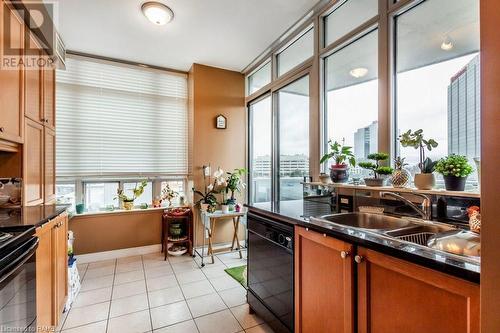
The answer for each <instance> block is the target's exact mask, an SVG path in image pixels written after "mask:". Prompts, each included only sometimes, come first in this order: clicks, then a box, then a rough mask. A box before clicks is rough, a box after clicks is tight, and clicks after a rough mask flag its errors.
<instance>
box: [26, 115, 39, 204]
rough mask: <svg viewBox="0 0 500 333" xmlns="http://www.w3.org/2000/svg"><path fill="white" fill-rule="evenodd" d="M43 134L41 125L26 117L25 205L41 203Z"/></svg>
mask: <svg viewBox="0 0 500 333" xmlns="http://www.w3.org/2000/svg"><path fill="white" fill-rule="evenodd" d="M43 136H44V134H43V125H41V124H39V123H37V122H34V121H33V120H31V119H28V118H26V119H25V142H24V163H23V164H24V203H25V205H26V206H33V205H38V204H41V203H43V195H44V193H43V173H44V167H43V155H44V154H43V150H44V146H43Z"/></svg>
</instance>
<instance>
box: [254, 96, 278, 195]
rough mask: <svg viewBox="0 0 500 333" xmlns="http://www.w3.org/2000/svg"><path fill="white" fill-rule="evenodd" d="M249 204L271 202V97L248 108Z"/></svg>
mask: <svg viewBox="0 0 500 333" xmlns="http://www.w3.org/2000/svg"><path fill="white" fill-rule="evenodd" d="M249 117H250V118H249V133H250V138H249V143H250V188H249V193H250V203H252V204H255V203H271V200H272V180H271V179H272V178H271V172H272V158H271V156H272V107H271V96H268V97H265V98H264V99H261V100H259V101H257V102H255V103H252V104H250V106H249Z"/></svg>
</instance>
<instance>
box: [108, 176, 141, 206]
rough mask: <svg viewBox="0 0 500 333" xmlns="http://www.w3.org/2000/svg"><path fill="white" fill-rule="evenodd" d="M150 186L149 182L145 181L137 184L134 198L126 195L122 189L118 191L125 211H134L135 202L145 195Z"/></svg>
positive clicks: (133, 191) (133, 194)
mask: <svg viewBox="0 0 500 333" xmlns="http://www.w3.org/2000/svg"><path fill="white" fill-rule="evenodd" d="M146 186H148V181H147V180H143V181H142V182H141V183H140V184H139V183H136V184H135V188H134V189H133V190H132V196H131V197H129V196H128V195H126V194H125V192H124V191H123V189H122V188H119V189H118V191H117V197H116V198H115V199H119V200H120V201H121V202H122V203H123V208H124V209H125V210H132V208H134V201H135V199H137V198H138V197H140V196H141V195H142V194H143V193H144V188H145V187H146Z"/></svg>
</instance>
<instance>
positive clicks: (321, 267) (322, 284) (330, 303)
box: [294, 226, 355, 333]
mask: <svg viewBox="0 0 500 333" xmlns="http://www.w3.org/2000/svg"><path fill="white" fill-rule="evenodd" d="M294 249H295V268H294V270H295V282H294V283H295V332H298V333H300V332H302V333H316V332H338V333H352V332H354V307H353V306H354V302H353V298H354V293H353V286H354V284H355V282H354V276H353V260H352V251H353V246H352V245H351V244H349V243H345V242H343V241H340V240H337V239H334V238H332V237H328V236H326V235H324V234H321V233H317V232H314V231H310V230H307V229H305V228H302V227H298V226H296V227H295V247H294Z"/></svg>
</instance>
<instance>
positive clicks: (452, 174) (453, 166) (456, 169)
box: [436, 154, 474, 191]
mask: <svg viewBox="0 0 500 333" xmlns="http://www.w3.org/2000/svg"><path fill="white" fill-rule="evenodd" d="M436 171H437V172H439V173H440V174H442V175H443V178H444V184H445V187H446V190H447V191H463V190H464V189H465V181H466V180H467V177H468V176H469V175H470V174H471V173H472V172H473V171H474V169H473V168H472V166H471V165H470V164H469V161H468V160H467V157H465V156H462V155H455V154H452V155H450V156H447V157H444V158H442V159H440V160H439V161H438V162H437V164H436Z"/></svg>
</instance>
